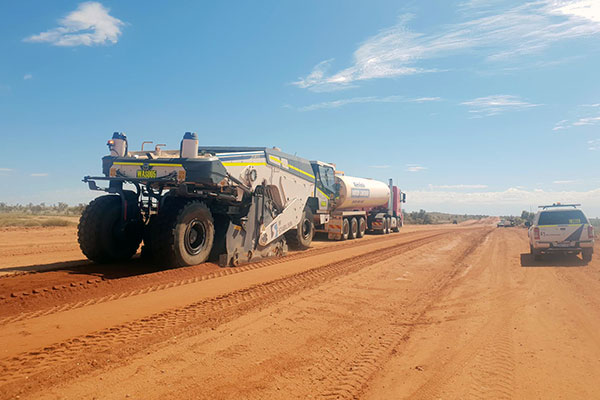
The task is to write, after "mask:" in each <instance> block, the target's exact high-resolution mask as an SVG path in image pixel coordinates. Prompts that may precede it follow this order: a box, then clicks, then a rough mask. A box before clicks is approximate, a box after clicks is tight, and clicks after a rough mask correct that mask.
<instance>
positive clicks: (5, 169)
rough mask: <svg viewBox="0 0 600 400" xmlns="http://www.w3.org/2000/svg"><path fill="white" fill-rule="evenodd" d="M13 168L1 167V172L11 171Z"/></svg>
mask: <svg viewBox="0 0 600 400" xmlns="http://www.w3.org/2000/svg"><path fill="white" fill-rule="evenodd" d="M11 171H12V169H11V168H0V172H11Z"/></svg>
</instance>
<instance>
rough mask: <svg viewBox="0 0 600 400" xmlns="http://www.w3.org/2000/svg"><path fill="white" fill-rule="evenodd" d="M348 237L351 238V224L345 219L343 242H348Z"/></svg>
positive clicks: (343, 223)
mask: <svg viewBox="0 0 600 400" xmlns="http://www.w3.org/2000/svg"><path fill="white" fill-rule="evenodd" d="M348 236H350V223H348V218H344V221H343V222H342V237H341V240H347V239H348Z"/></svg>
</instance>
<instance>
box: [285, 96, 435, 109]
mask: <svg viewBox="0 0 600 400" xmlns="http://www.w3.org/2000/svg"><path fill="white" fill-rule="evenodd" d="M440 100H442V98H441V97H419V98H415V99H407V98H406V97H404V96H366V97H352V98H348V99H340V100H333V101H325V102H322V103H316V104H310V105H308V106H303V107H299V108H298V111H313V110H320V109H325V108H340V107H343V106H346V105H348V104H357V103H425V102H432V101H440ZM290 108H291V107H290Z"/></svg>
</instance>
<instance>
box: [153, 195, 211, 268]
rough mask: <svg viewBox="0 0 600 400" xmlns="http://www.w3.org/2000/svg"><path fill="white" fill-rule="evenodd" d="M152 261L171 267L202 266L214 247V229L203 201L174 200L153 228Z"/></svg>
mask: <svg viewBox="0 0 600 400" xmlns="http://www.w3.org/2000/svg"><path fill="white" fill-rule="evenodd" d="M151 228H152V231H151V232H150V248H151V250H152V257H153V261H154V262H156V263H160V264H165V265H168V266H186V265H196V264H200V263H203V262H204V261H206V260H207V259H208V256H209V254H210V251H211V249H212V246H213V242H214V236H215V227H214V223H213V218H212V214H211V212H210V210H209V209H208V207H207V206H206V204H204V203H203V202H201V201H191V202H179V201H172V202H170V203H168V204H167V205H165V206H164V207H163V209H162V210H160V212H159V213H158V215H157V216H156V222H155V223H154V225H153V226H152V227H151Z"/></svg>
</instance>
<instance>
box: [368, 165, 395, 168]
mask: <svg viewBox="0 0 600 400" xmlns="http://www.w3.org/2000/svg"><path fill="white" fill-rule="evenodd" d="M391 167H392V166H391V165H369V168H379V169H387V168H391Z"/></svg>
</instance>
